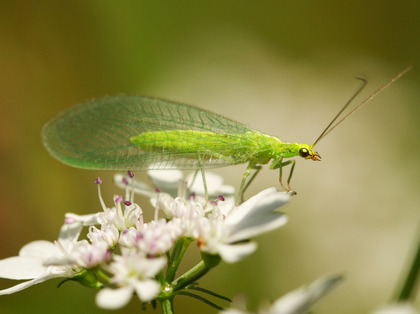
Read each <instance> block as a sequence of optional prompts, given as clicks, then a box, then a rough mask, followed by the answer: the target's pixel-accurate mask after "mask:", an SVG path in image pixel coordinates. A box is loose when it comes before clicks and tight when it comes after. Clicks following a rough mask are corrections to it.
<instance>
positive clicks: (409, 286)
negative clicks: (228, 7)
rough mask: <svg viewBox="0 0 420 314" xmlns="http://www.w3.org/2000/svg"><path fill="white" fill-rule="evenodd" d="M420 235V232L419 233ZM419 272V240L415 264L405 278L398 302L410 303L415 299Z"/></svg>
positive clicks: (419, 241) (412, 264)
mask: <svg viewBox="0 0 420 314" xmlns="http://www.w3.org/2000/svg"><path fill="white" fill-rule="evenodd" d="M418 233H419V235H420V232H418ZM419 272H420V239H419V240H418V244H417V252H416V253H415V255H414V258H413V262H412V263H411V267H410V269H409V271H408V274H407V277H406V278H405V281H404V284H403V286H402V288H401V291H400V292H399V294H398V296H397V301H408V300H410V299H412V301H413V299H414V297H415V295H416V293H415V290H416V288H417V286H418V284H419V283H418V282H417V281H418V279H419Z"/></svg>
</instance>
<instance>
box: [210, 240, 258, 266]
mask: <svg viewBox="0 0 420 314" xmlns="http://www.w3.org/2000/svg"><path fill="white" fill-rule="evenodd" d="M256 249H257V244H256V243H255V242H248V243H241V244H234V245H229V244H219V245H218V246H217V251H218V253H219V255H220V257H221V258H222V260H223V261H225V262H226V263H236V262H238V261H240V260H242V259H244V258H245V257H247V256H248V255H250V254H252V253H254V252H255V250H256Z"/></svg>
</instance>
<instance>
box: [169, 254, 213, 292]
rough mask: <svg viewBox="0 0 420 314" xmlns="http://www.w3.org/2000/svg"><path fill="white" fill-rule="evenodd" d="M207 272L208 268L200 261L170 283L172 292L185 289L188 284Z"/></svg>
mask: <svg viewBox="0 0 420 314" xmlns="http://www.w3.org/2000/svg"><path fill="white" fill-rule="evenodd" d="M209 270H210V268H208V267H207V266H206V263H205V262H204V261H203V260H202V261H200V262H199V263H198V264H197V265H195V266H194V267H193V268H191V269H190V270H189V271H187V272H186V273H185V274H183V275H182V276H180V277H179V278H178V279H177V280H175V281H174V282H173V283H172V287H173V291H178V290H181V289H183V288H185V287H186V286H188V285H189V284H191V283H193V282H194V281H196V280H197V279H199V278H201V277H202V276H204V275H205V274H206V273H207V272H208V271H209Z"/></svg>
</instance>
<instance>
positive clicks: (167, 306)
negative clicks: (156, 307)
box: [160, 298, 174, 314]
mask: <svg viewBox="0 0 420 314" xmlns="http://www.w3.org/2000/svg"><path fill="white" fill-rule="evenodd" d="M160 304H161V306H162V313H163V314H173V313H174V304H173V298H167V299H163V300H161V301H160Z"/></svg>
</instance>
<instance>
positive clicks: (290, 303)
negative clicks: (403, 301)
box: [222, 275, 411, 314]
mask: <svg viewBox="0 0 420 314" xmlns="http://www.w3.org/2000/svg"><path fill="white" fill-rule="evenodd" d="M342 279H343V277H342V276H340V275H334V276H327V277H322V278H319V279H317V280H316V281H314V282H313V283H311V284H310V285H309V286H304V287H302V288H299V289H297V290H294V291H292V292H289V293H288V294H286V295H285V296H283V297H281V298H279V299H277V300H276V301H275V302H274V303H273V304H272V305H269V304H268V305H263V306H261V307H260V309H259V310H258V312H257V313H259V314H302V313H306V312H307V311H308V310H309V309H310V307H311V306H312V305H313V304H314V303H315V302H316V301H318V300H319V299H320V298H321V297H323V296H324V295H325V294H327V293H328V292H329V291H330V290H331V289H333V288H335V286H336V285H337V284H338V283H340V282H341V281H342ZM235 299H236V298H235ZM235 299H234V302H233V307H232V308H230V309H227V310H224V311H223V312H222V313H228V314H250V313H252V312H250V311H248V310H247V309H246V304H245V301H244V300H242V299H240V300H239V302H236V300H235ZM404 314H405V313H404ZM407 314H408V313H407ZM410 314H411V313H410Z"/></svg>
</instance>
